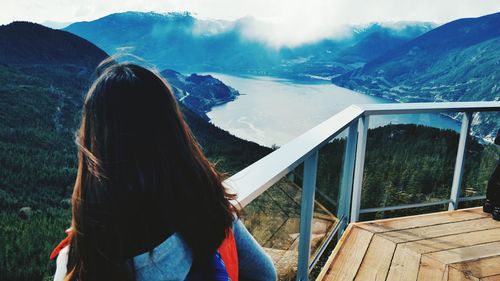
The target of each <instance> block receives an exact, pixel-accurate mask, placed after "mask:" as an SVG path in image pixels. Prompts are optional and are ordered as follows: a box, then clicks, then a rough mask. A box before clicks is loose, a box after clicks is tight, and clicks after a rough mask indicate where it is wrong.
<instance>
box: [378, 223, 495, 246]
mask: <svg viewBox="0 0 500 281" xmlns="http://www.w3.org/2000/svg"><path fill="white" fill-rule="evenodd" d="M499 226H500V222H498V221H495V220H492V219H491V218H482V219H473V220H467V221H459V222H452V223H446V224H438V225H432V226H423V227H417V228H412V229H405V230H398V231H391V232H384V233H382V234H381V235H383V236H384V237H385V238H386V239H389V240H391V241H394V242H395V243H403V242H410V241H416V240H421V239H429V238H434V237H439V236H446V235H453V234H459V233H465V232H472V231H479V230H485V229H493V228H498V227H499Z"/></svg>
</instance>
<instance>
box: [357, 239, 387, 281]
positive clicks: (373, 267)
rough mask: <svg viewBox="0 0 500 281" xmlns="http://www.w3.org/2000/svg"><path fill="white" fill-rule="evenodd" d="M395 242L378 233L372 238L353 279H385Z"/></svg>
mask: <svg viewBox="0 0 500 281" xmlns="http://www.w3.org/2000/svg"><path fill="white" fill-rule="evenodd" d="M395 250H396V244H395V243H393V242H392V241H389V240H387V239H385V238H383V237H381V236H379V235H375V236H374V237H373V238H372V241H371V243H370V247H369V248H368V250H367V251H366V255H365V257H364V258H363V261H362V263H361V266H360V267H359V270H358V274H357V275H356V278H355V280H374V281H375V280H376V281H381V280H385V279H386V277H387V273H388V272H389V267H390V265H391V260H392V256H393V255H394V251H395Z"/></svg>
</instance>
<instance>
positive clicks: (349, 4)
mask: <svg viewBox="0 0 500 281" xmlns="http://www.w3.org/2000/svg"><path fill="white" fill-rule="evenodd" d="M0 3H1V5H0V7H1V10H2V11H1V12H0V24H7V23H10V22H12V21H14V20H27V21H32V22H38V23H44V22H46V21H55V22H64V23H71V22H76V21H89V20H94V19H97V18H100V17H103V16H106V15H108V14H111V13H117V12H125V11H143V12H149V11H155V12H160V13H163V12H182V11H188V12H191V13H193V14H194V15H195V16H196V17H198V18H201V19H223V20H236V19H240V18H243V17H251V18H254V19H256V20H258V21H259V22H261V23H262V26H261V28H258V29H256V30H257V33H258V34H256V36H265V37H274V38H278V39H279V40H277V42H281V43H284V44H292V45H293V44H296V43H300V41H311V40H312V39H314V38H320V37H328V36H332V34H333V36H334V35H335V33H338V32H339V26H342V25H346V24H351V25H352V24H366V23H370V22H396V21H426V22H434V23H437V24H441V23H446V22H449V21H452V20H455V19H458V18H464V17H477V16H481V15H486V14H492V13H495V12H500V0H282V1H275V0H246V1H243V0H197V1H191V0H146V1H144V0H0ZM261 33H262V34H261Z"/></svg>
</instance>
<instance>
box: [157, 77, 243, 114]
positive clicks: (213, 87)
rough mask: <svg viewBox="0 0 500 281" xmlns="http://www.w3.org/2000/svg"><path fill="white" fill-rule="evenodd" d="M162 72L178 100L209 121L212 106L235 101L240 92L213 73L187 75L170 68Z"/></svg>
mask: <svg viewBox="0 0 500 281" xmlns="http://www.w3.org/2000/svg"><path fill="white" fill-rule="evenodd" d="M160 74H161V75H162V76H163V77H165V78H167V80H168V83H169V85H170V86H171V88H172V90H173V92H174V95H175V97H176V98H177V100H178V101H179V102H180V103H181V104H183V105H185V106H186V107H187V108H189V109H191V110H192V111H194V112H196V113H197V114H198V115H199V116H201V117H202V118H203V119H205V120H207V121H208V120H209V119H208V116H207V115H206V113H207V112H208V111H210V109H211V108H212V107H214V106H216V105H219V104H224V103H226V102H229V101H233V100H234V99H236V97H237V96H238V95H239V94H240V93H239V92H238V91H236V90H235V89H234V88H232V87H230V86H227V85H226V84H224V83H222V82H221V81H220V80H218V79H216V78H214V77H212V76H211V75H198V74H195V73H193V74H191V75H190V76H185V75H182V74H180V73H179V72H177V71H174V70H170V69H166V70H163V71H162V72H161V73H160Z"/></svg>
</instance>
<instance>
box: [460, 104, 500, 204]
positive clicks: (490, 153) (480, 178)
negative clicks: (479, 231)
mask: <svg viewBox="0 0 500 281" xmlns="http://www.w3.org/2000/svg"><path fill="white" fill-rule="evenodd" d="M472 120H473V123H472V126H471V131H472V135H474V136H476V137H474V138H470V139H469V143H468V148H467V154H466V158H465V167H464V175H463V178H462V179H463V180H462V190H461V197H469V198H470V197H477V196H486V195H487V192H486V190H487V188H488V182H489V181H490V179H491V177H492V176H493V172H494V170H495V169H496V168H497V166H498V164H499V161H498V156H499V155H500V146H498V145H495V144H494V143H493V141H494V139H495V137H496V134H497V132H498V129H499V128H500V115H499V114H498V113H493V112H484V113H476V114H474V115H473V118H472ZM495 120H496V121H495ZM491 188H492V189H494V188H495V186H494V185H492V186H491ZM498 188H500V187H498ZM482 202H483V200H473V201H468V202H462V203H461V204H460V207H474V206H479V205H481V204H482Z"/></svg>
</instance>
